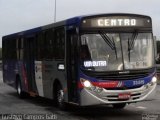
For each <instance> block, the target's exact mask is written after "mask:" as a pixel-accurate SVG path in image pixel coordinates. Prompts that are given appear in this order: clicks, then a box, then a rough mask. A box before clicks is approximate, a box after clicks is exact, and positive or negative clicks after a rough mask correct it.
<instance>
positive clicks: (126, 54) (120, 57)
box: [80, 31, 154, 71]
mask: <svg viewBox="0 0 160 120" xmlns="http://www.w3.org/2000/svg"><path fill="white" fill-rule="evenodd" d="M153 58H154V56H153V41H152V33H138V32H133V33H106V32H103V31H99V32H98V33H96V34H95V33H93V34H83V35H81V48H80V62H81V68H82V69H84V70H93V71H120V70H133V69H145V68H150V67H152V66H153Z"/></svg>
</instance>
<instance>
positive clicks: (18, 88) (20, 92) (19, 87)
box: [17, 80, 26, 98]
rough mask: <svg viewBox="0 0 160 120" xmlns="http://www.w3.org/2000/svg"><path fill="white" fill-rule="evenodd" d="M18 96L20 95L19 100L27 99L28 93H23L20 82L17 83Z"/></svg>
mask: <svg viewBox="0 0 160 120" xmlns="http://www.w3.org/2000/svg"><path fill="white" fill-rule="evenodd" d="M17 94H18V96H19V98H25V97H26V93H25V92H23V91H22V85H21V82H20V80H18V81H17Z"/></svg>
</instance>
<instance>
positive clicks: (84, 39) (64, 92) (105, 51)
mask: <svg viewBox="0 0 160 120" xmlns="http://www.w3.org/2000/svg"><path fill="white" fill-rule="evenodd" d="M2 46H3V60H2V61H3V81H4V83H6V84H8V85H10V86H12V87H14V88H15V89H16V90H17V94H18V95H19V97H20V98H24V97H25V96H26V95H27V94H29V95H31V96H40V97H45V98H49V99H53V101H54V103H56V105H57V106H59V107H60V108H65V107H66V106H67V104H74V105H78V106H93V105H112V106H113V107H114V108H124V107H125V106H126V105H127V104H130V103H136V102H139V101H143V100H148V99H152V98H154V94H155V88H156V84H157V78H156V68H155V59H154V58H155V54H154V41H153V33H152V20H151V18H150V17H149V16H145V15H138V14H128V13H114V14H97V15H86V16H78V17H74V18H70V19H66V20H64V21H60V22H56V23H53V24H49V25H45V26H40V27H37V28H34V29H30V30H26V31H22V32H18V33H14V34H11V35H6V36H4V37H3V40H2Z"/></svg>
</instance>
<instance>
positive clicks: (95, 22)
mask: <svg viewBox="0 0 160 120" xmlns="http://www.w3.org/2000/svg"><path fill="white" fill-rule="evenodd" d="M82 27H106V28H107V27H151V19H150V18H145V17H128V16H113V17H96V18H87V19H84V20H83V22H82Z"/></svg>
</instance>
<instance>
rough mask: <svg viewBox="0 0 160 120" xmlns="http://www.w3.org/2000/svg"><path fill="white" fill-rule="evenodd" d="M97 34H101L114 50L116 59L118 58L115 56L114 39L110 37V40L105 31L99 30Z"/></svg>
mask: <svg viewBox="0 0 160 120" xmlns="http://www.w3.org/2000/svg"><path fill="white" fill-rule="evenodd" d="M99 34H100V35H101V37H102V38H103V40H104V41H105V42H106V43H107V44H108V46H109V47H110V48H111V49H112V50H114V51H115V54H116V59H117V58H118V57H117V49H116V45H115V41H114V39H113V37H112V40H111V39H110V38H109V37H108V35H107V34H106V33H105V32H100V31H99Z"/></svg>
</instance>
